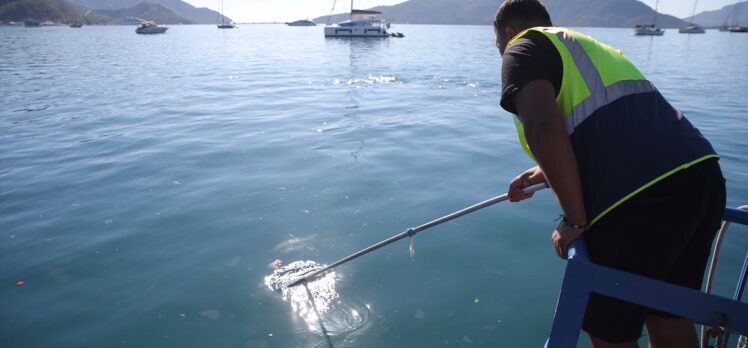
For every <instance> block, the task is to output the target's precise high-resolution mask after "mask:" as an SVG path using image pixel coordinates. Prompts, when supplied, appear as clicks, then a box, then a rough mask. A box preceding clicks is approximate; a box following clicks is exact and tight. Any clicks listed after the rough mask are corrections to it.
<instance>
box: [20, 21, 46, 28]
mask: <svg viewBox="0 0 748 348" xmlns="http://www.w3.org/2000/svg"><path fill="white" fill-rule="evenodd" d="M23 26H24V27H26V28H41V27H42V25H41V23H39V21H35V20H33V19H27V20H25V21H23Z"/></svg>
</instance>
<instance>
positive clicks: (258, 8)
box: [185, 0, 738, 22]
mask: <svg viewBox="0 0 748 348" xmlns="http://www.w3.org/2000/svg"><path fill="white" fill-rule="evenodd" d="M185 1H186V2H188V3H190V4H191V5H193V6H196V7H208V8H211V9H213V10H220V7H221V0H185ZM640 1H642V2H644V3H645V4H647V5H648V6H649V7H652V8H654V6H655V0H640ZM333 2H336V0H223V7H224V10H225V12H226V16H229V17H231V18H232V19H233V20H235V21H238V22H288V21H294V20H297V19H306V18H309V19H312V18H315V17H318V16H324V15H328V14H329V13H330V10H331V9H332V5H333ZM401 2H404V0H356V2H355V6H356V8H357V9H367V8H371V7H374V6H379V5H394V4H398V3H401ZM736 2H738V0H701V1H699V2H698V7H697V8H696V13H699V12H702V11H711V10H718V9H720V8H722V7H723V6H725V5H730V4H734V3H736ZM500 3H501V0H496V7H497V8H498V7H499V4H500ZM693 4H694V2H693V1H691V0H660V9H659V11H660V12H661V13H667V14H670V15H673V16H676V17H679V18H684V17H688V16H690V15H691V9H692V8H693ZM350 7H351V3H350V1H348V0H337V3H336V5H335V13H340V12H348V11H350Z"/></svg>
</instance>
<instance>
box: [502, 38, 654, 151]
mask: <svg viewBox="0 0 748 348" xmlns="http://www.w3.org/2000/svg"><path fill="white" fill-rule="evenodd" d="M530 31H535V32H539V33H541V34H543V35H545V36H546V37H547V38H548V39H549V40H550V41H551V43H553V45H554V46H555V47H556V50H557V51H558V53H559V55H560V56H561V61H562V65H563V77H562V81H561V87H560V89H559V91H558V95H557V96H556V105H557V106H558V108H559V111H560V113H561V115H562V116H563V118H564V123H565V124H566V132H567V134H569V135H571V134H573V133H574V129H575V128H576V127H577V126H579V125H580V124H581V123H582V122H583V121H584V120H585V119H586V118H587V117H589V116H590V115H592V114H593V113H594V112H595V111H596V110H597V109H599V108H601V107H603V106H605V105H608V104H610V103H612V102H614V101H616V100H617V99H619V98H621V97H625V96H627V95H631V94H637V93H647V92H653V91H656V89H655V87H654V85H652V83H651V82H649V81H647V80H646V79H645V78H644V76H643V75H642V74H641V73H640V72H639V70H638V69H636V67H635V66H634V65H633V64H632V63H631V62H630V61H629V60H628V59H627V58H626V57H624V56H623V54H622V53H621V52H620V51H618V50H616V49H614V48H613V47H610V46H608V45H605V44H602V43H600V42H598V41H596V40H594V39H593V38H591V37H589V36H587V35H584V34H581V33H577V32H575V31H572V30H568V29H563V28H556V27H538V28H530V29H527V30H524V31H522V32H521V33H519V34H517V35H516V36H515V37H514V38H513V39H512V40H510V41H509V43H508V46H510V45H511V44H512V43H514V42H515V41H516V40H518V39H519V38H521V37H523V36H524V35H525V34H527V33H528V32H530ZM590 52H591V53H592V55H590ZM611 57H612V58H613V59H612V61H611ZM515 125H516V126H517V135H518V136H519V138H520V143H521V144H522V147H523V148H524V149H525V152H527V154H528V155H529V156H530V157H533V156H532V151H531V150H530V148H529V145H528V144H527V141H526V140H525V136H524V129H523V127H522V123H521V122H520V121H519V118H516V116H515Z"/></svg>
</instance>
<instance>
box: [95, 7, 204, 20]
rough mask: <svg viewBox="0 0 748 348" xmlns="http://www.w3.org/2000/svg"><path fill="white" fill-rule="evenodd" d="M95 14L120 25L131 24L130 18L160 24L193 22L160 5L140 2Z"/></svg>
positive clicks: (97, 11) (98, 11)
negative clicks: (106, 17)
mask: <svg viewBox="0 0 748 348" xmlns="http://www.w3.org/2000/svg"><path fill="white" fill-rule="evenodd" d="M95 12H96V13H100V14H103V15H105V16H108V17H110V18H114V19H115V20H116V21H117V22H116V23H115V24H120V23H132V22H133V21H132V20H131V19H132V18H139V19H146V20H151V21H155V22H156V23H160V24H194V22H193V21H191V20H189V19H187V18H184V17H180V16H178V15H177V14H175V13H174V12H173V11H171V10H169V9H167V8H166V7H164V6H162V5H160V4H152V3H145V2H141V3H139V4H137V5H135V6H132V7H128V8H125V9H118V10H96V11H95Z"/></svg>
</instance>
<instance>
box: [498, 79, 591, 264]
mask: <svg viewBox="0 0 748 348" xmlns="http://www.w3.org/2000/svg"><path fill="white" fill-rule="evenodd" d="M513 98H514V104H515V106H516V107H517V113H518V116H519V118H520V120H521V121H522V125H523V126H524V129H525V138H526V139H527V144H528V145H529V146H530V149H531V150H532V153H533V155H534V156H535V160H536V161H537V162H538V165H540V168H541V169H542V171H543V174H544V175H545V179H546V181H547V182H548V184H549V185H550V186H551V188H553V191H554V192H555V193H556V197H557V198H558V201H559V204H560V205H561V209H562V210H563V212H564V215H565V216H566V219H567V220H568V222H569V223H571V224H576V225H586V224H587V215H586V213H585V209H584V201H583V196H582V186H581V182H580V179H579V170H578V168H577V159H576V156H575V155H574V150H573V149H572V146H571V142H570V141H569V136H568V134H567V133H566V127H565V125H564V123H563V120H562V118H561V114H560V112H559V111H558V107H557V106H556V102H555V92H554V90H553V85H551V83H550V82H548V81H545V80H536V81H533V82H530V83H528V84H527V85H525V86H524V87H522V88H521V89H520V90H519V91H517V92H516V93H515V94H514V97H513ZM567 232H568V231H567ZM561 234H562V236H559V238H560V241H559V243H560V244H561V245H560V246H561V249H562V250H560V251H561V252H560V253H559V256H562V257H564V256H565V255H566V248H567V247H568V243H570V242H571V240H573V239H575V238H576V237H578V236H579V234H581V231H579V232H578V233H576V235H572V234H575V232H571V233H569V236H568V237H569V238H564V236H563V234H564V231H561ZM554 235H555V232H554ZM555 240H556V237H555V236H554V241H555ZM557 251H559V250H558V245H557Z"/></svg>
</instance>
